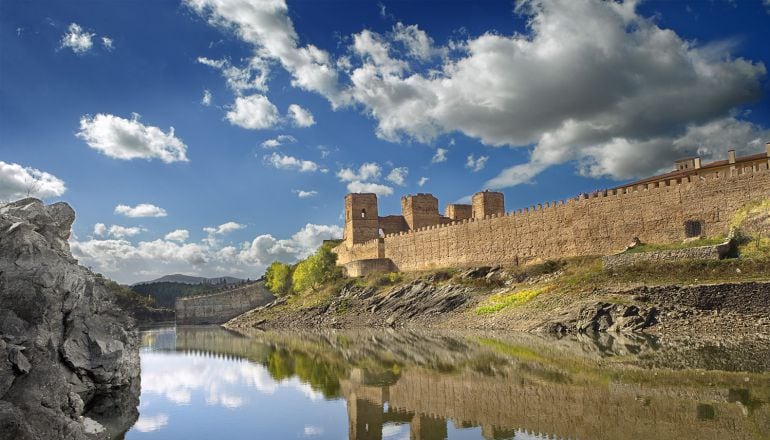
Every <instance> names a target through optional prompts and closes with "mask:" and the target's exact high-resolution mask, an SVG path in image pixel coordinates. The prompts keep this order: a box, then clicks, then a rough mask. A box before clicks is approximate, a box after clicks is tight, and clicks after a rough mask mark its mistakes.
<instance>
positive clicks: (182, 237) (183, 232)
mask: <svg viewBox="0 0 770 440" xmlns="http://www.w3.org/2000/svg"><path fill="white" fill-rule="evenodd" d="M188 238H190V232H189V231H188V230H187V229H175V230H173V231H171V232H169V233H168V234H166V236H165V237H163V239H164V240H169V241H178V242H185V241H187V239H188Z"/></svg>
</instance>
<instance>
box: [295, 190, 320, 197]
mask: <svg viewBox="0 0 770 440" xmlns="http://www.w3.org/2000/svg"><path fill="white" fill-rule="evenodd" d="M293 192H294V193H295V194H297V197H299V198H300V199H307V198H310V197H315V196H317V195H318V191H315V190H310V191H305V190H302V189H295V190H294V191H293Z"/></svg>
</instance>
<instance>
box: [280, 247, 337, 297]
mask: <svg viewBox="0 0 770 440" xmlns="http://www.w3.org/2000/svg"><path fill="white" fill-rule="evenodd" d="M341 276H342V270H341V269H340V268H339V267H337V254H335V253H334V252H332V250H331V246H330V245H328V244H325V245H323V246H321V247H320V248H318V250H317V251H316V252H315V253H314V254H313V255H311V256H309V257H307V258H306V259H305V260H303V261H300V262H299V263H298V264H297V266H296V267H295V268H294V274H293V275H292V285H293V287H294V290H295V291H296V292H302V291H305V290H307V289H313V290H315V289H317V288H318V287H319V286H321V285H322V284H323V283H325V282H327V281H331V280H333V279H336V278H339V277H341Z"/></svg>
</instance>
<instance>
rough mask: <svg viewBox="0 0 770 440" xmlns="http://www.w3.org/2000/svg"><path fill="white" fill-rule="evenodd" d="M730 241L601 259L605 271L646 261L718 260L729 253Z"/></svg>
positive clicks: (622, 254)
mask: <svg viewBox="0 0 770 440" xmlns="http://www.w3.org/2000/svg"><path fill="white" fill-rule="evenodd" d="M731 246H732V244H731V242H730V241H727V242H724V243H721V244H718V245H713V246H698V247H692V248H685V249H669V250H662V251H651V252H637V253H628V252H624V253H620V254H614V255H607V256H606V257H602V263H604V268H605V269H613V268H616V267H622V266H630V265H632V264H637V263H642V262H648V261H679V260H720V259H722V258H724V257H725V255H727V254H728V253H729V252H730V248H731Z"/></svg>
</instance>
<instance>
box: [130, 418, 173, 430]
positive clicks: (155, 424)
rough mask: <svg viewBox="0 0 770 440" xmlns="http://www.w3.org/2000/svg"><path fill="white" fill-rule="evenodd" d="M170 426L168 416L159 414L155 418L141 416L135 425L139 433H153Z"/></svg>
mask: <svg viewBox="0 0 770 440" xmlns="http://www.w3.org/2000/svg"><path fill="white" fill-rule="evenodd" d="M166 425H168V416H167V415H165V414H157V415H154V416H146V415H141V416H139V420H137V421H136V423H134V429H135V430H137V431H139V432H152V431H157V430H158V429H160V428H162V427H164V426H166Z"/></svg>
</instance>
